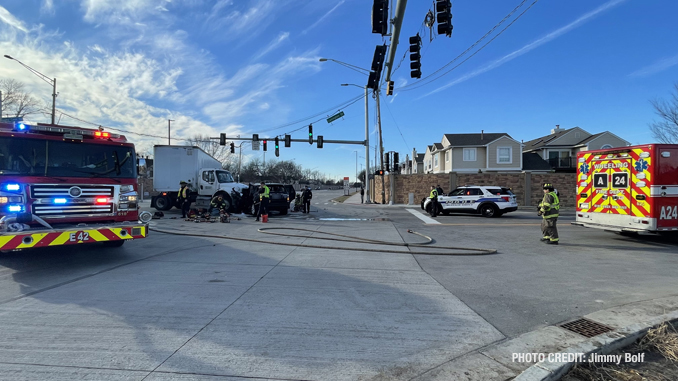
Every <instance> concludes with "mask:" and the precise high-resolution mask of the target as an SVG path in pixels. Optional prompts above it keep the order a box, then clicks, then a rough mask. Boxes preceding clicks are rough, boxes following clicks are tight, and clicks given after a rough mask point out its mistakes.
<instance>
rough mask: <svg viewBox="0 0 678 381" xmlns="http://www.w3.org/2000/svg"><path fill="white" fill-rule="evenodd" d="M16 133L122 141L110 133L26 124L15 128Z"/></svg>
mask: <svg viewBox="0 0 678 381" xmlns="http://www.w3.org/2000/svg"><path fill="white" fill-rule="evenodd" d="M14 130H15V131H20V132H28V131H43V132H53V133H57V134H69V135H83V136H92V137H95V138H101V139H109V138H111V139H120V136H121V135H119V134H111V133H110V132H102V131H92V130H86V129H82V130H80V129H75V128H64V127H48V126H40V125H38V126H34V125H30V126H29V125H28V124H24V123H17V124H15V126H14Z"/></svg>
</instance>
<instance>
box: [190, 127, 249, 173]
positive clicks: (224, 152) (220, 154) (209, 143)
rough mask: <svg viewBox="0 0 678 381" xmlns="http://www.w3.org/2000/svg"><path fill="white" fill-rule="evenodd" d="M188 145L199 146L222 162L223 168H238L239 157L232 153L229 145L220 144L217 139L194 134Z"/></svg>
mask: <svg viewBox="0 0 678 381" xmlns="http://www.w3.org/2000/svg"><path fill="white" fill-rule="evenodd" d="M187 144H188V145H190V146H194V147H198V148H200V149H202V150H203V151H205V152H207V153H208V154H209V155H210V156H212V157H213V158H215V159H217V160H218V161H219V162H221V166H222V168H224V169H226V170H232V169H233V168H238V157H237V155H236V154H231V151H230V149H229V146H228V145H225V146H222V145H219V142H218V141H216V140H210V138H209V136H205V135H200V134H198V135H193V137H191V138H190V139H188V143H187Z"/></svg>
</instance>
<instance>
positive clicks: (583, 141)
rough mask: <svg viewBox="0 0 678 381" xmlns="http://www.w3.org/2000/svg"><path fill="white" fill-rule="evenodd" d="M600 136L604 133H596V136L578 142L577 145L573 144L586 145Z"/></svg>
mask: <svg viewBox="0 0 678 381" xmlns="http://www.w3.org/2000/svg"><path fill="white" fill-rule="evenodd" d="M602 134H604V132H599V133H597V134H594V135H591V136H589V137H588V138H586V139H584V140H582V141H580V142H579V143H577V144H575V145H582V144H586V143H588V142H590V141H591V140H593V139H595V138H597V137H599V136H600V135H602Z"/></svg>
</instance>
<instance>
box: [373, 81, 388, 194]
mask: <svg viewBox="0 0 678 381" xmlns="http://www.w3.org/2000/svg"><path fill="white" fill-rule="evenodd" d="M374 96H375V98H376V100H377V127H378V129H379V159H380V162H381V165H380V168H381V170H382V171H383V170H384V139H382V136H381V106H380V103H379V89H377V90H375V91H374ZM383 173H384V174H385V172H383ZM385 185H386V184H385V181H384V175H381V203H382V204H385V203H386V190H385V189H384V187H385Z"/></svg>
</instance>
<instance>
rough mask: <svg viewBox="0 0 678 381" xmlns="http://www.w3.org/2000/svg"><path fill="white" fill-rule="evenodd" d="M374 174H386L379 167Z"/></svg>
mask: <svg viewBox="0 0 678 381" xmlns="http://www.w3.org/2000/svg"><path fill="white" fill-rule="evenodd" d="M374 174H375V175H376V176H383V175H384V171H382V170H381V169H378V170H377V171H376V172H374Z"/></svg>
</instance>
